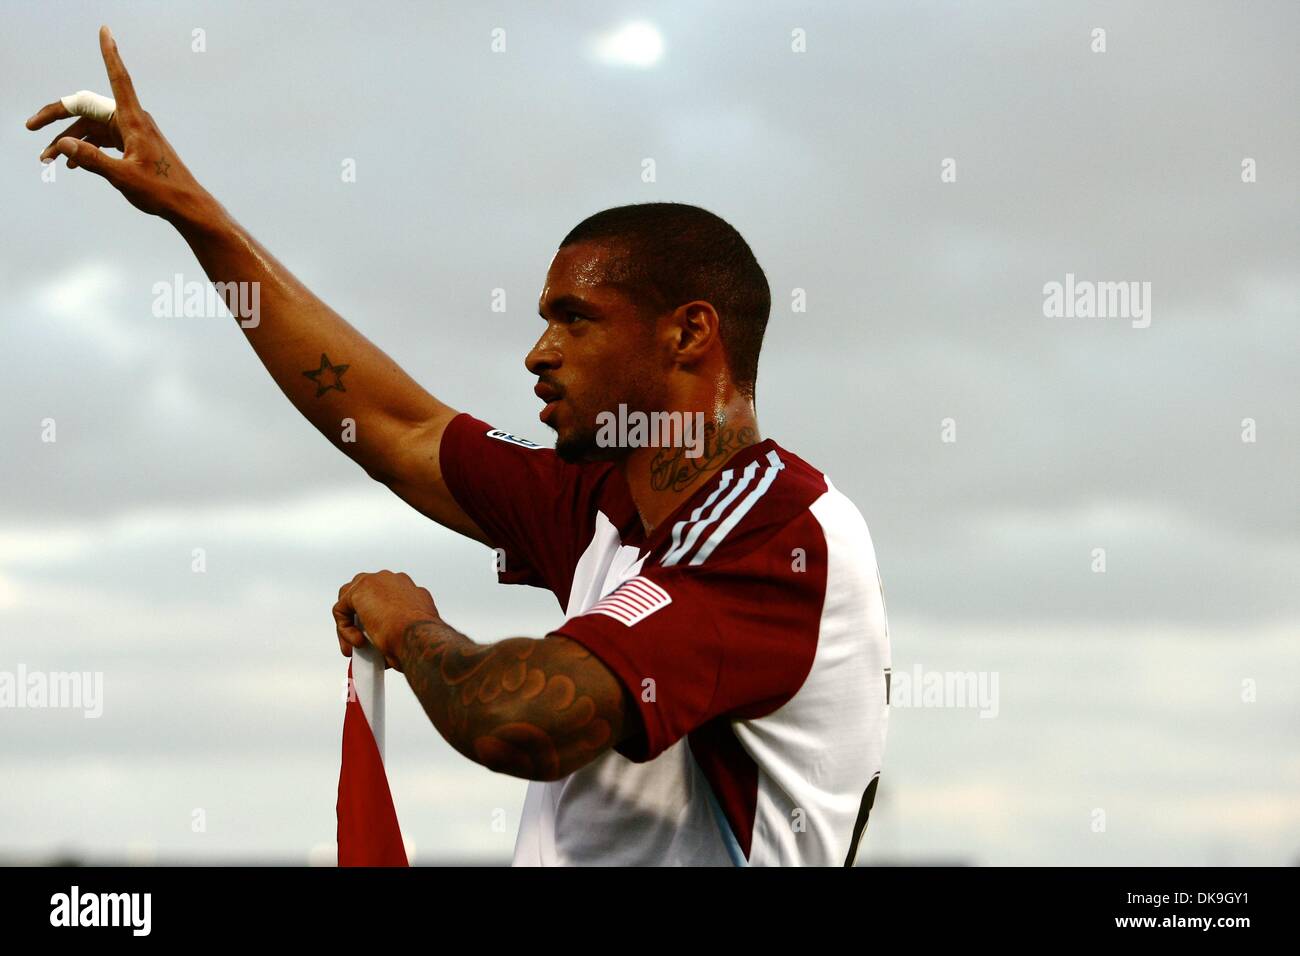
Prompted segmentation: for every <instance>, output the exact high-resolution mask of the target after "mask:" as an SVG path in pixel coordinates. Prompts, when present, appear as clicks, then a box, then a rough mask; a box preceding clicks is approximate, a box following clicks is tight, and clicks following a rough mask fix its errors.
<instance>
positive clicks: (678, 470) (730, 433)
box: [650, 421, 758, 491]
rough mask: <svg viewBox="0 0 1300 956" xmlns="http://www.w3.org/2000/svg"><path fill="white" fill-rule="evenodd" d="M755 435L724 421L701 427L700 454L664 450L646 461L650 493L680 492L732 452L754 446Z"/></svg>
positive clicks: (669, 449) (745, 427)
mask: <svg viewBox="0 0 1300 956" xmlns="http://www.w3.org/2000/svg"><path fill="white" fill-rule="evenodd" d="M757 437H758V436H757V433H756V432H755V430H754V428H753V427H752V426H750V425H744V426H742V427H740V428H732V427H731V426H730V425H728V424H727V423H726V422H725V421H722V422H717V423H714V422H709V423H708V424H706V425H705V426H704V454H702V455H700V456H699V457H698V458H687V457H686V448H685V447H681V448H664V449H662V450H660V451H658V452H656V453H655V456H654V458H652V459H650V487H651V489H653V490H654V491H681V490H682V489H684V488H689V487H690V486H691V485H692V484H693V483H694V482H695V480H696V479H697V478H699V477H700V476H701V475H702V474H704V473H705V472H709V471H714V470H716V469H717V468H720V467H721V466H722V463H723V462H725V461H726V460H727V459H728V458H730V457H731V455H732V453H733V452H736V451H739V450H740V449H741V448H744V447H746V446H748V445H752V444H754V441H755V439H756V438H757Z"/></svg>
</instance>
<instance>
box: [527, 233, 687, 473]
mask: <svg viewBox="0 0 1300 956" xmlns="http://www.w3.org/2000/svg"><path fill="white" fill-rule="evenodd" d="M618 261H619V257H618V255H617V254H616V253H615V252H613V251H611V250H610V249H608V248H607V247H605V246H604V245H601V244H597V243H588V242H581V243H574V244H573V245H570V246H565V247H564V248H562V249H560V250H559V251H558V252H557V253H556V254H555V258H554V259H553V260H552V262H551V268H550V270H549V271H548V272H547V274H546V286H545V288H543V289H542V295H541V299H540V300H539V302H538V311H539V313H540V314H541V317H542V318H543V319H544V320H545V321H546V328H545V330H544V331H543V332H542V335H541V337H540V338H539V339H538V340H537V344H536V345H534V346H533V348H532V350H531V351H530V352H529V353H528V356H527V358H525V359H524V364H525V365H526V366H528V370H529V371H530V372H532V373H533V374H534V375H536V376H537V386H536V389H535V391H536V392H537V395H538V398H539V399H540V400H541V401H543V402H545V406H544V408H543V409H542V411H541V415H540V417H541V420H542V421H543V422H544V423H545V424H546V425H548V426H549V427H551V428H553V429H554V430H555V433H556V438H555V450H556V452H558V453H559V455H560V457H561V458H563V459H564V460H565V461H569V462H579V461H607V460H613V459H616V458H619V457H621V456H622V455H623V454H625V453H626V449H619V448H601V447H600V446H598V445H597V443H596V432H597V416H598V415H599V414H600V413H601V412H602V411H608V412H612V413H615V414H617V412H618V407H619V405H620V404H625V405H626V406H627V407H628V410H629V411H631V410H642V411H650V410H653V409H654V408H656V407H658V406H657V405H656V404H655V403H656V402H657V401H661V400H662V397H663V393H664V384H663V383H664V376H665V370H664V369H663V368H662V367H661V363H660V362H659V356H658V355H657V354H656V343H655V335H654V329H655V326H654V323H653V322H652V321H651V320H650V319H648V318H645V317H643V316H642V315H640V314H639V312H638V309H637V306H636V303H635V302H634V301H633V300H632V299H631V298H629V296H628V295H627V294H626V293H625V292H624V291H623V289H622V288H621V287H620V286H618V285H616V284H615V283H614V280H615V279H616V278H617V275H618Z"/></svg>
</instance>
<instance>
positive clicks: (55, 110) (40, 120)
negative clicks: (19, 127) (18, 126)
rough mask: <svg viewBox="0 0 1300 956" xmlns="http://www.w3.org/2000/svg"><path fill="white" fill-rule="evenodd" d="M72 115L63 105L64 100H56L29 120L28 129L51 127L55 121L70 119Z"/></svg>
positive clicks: (43, 107)
mask: <svg viewBox="0 0 1300 956" xmlns="http://www.w3.org/2000/svg"><path fill="white" fill-rule="evenodd" d="M71 116H72V114H71V113H69V112H68V108H67V107H66V106H64V105H63V101H62V100H55V101H54V102H53V103H50V104H49V105H47V106H42V107H41V108H40V109H39V110H37V111H36V112H35V113H34V114H33V115H32V117H31V118H30V119H29V120H27V128H28V129H40V128H41V127H42V126H49V125H50V124H51V123H53V122H54V121H55V120H61V119H69V118H71Z"/></svg>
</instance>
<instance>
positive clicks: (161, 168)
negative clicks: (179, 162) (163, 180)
mask: <svg viewBox="0 0 1300 956" xmlns="http://www.w3.org/2000/svg"><path fill="white" fill-rule="evenodd" d="M171 168H172V164H171V163H169V162H167V157H166V156H164V157H163V158H162V159H160V160H158V161H157V162H156V163H154V164H153V170H154V172H155V173H157V174H158V175H159V176H166V177H167V178H168V179H171V177H170V176H167V170H169V169H171Z"/></svg>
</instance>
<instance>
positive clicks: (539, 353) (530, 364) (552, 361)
mask: <svg viewBox="0 0 1300 956" xmlns="http://www.w3.org/2000/svg"><path fill="white" fill-rule="evenodd" d="M547 339H548V336H546V335H543V336H542V337H541V338H540V339H538V340H537V344H536V345H534V346H533V347H532V348H531V349H530V350H529V352H528V354H527V355H525V356H524V367H525V368H527V369H528V371H530V372H532V373H533V374H534V375H541V374H542V373H543V372H548V371H553V370H555V369H557V368H559V367H560V363H561V361H563V359H562V358H561V356H560V350H559V349H557V348H556V347H555V346H554V345H552V344H551V343H550V342H549V341H547Z"/></svg>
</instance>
